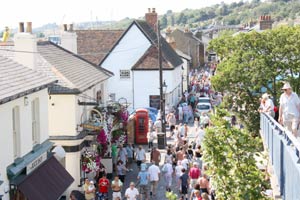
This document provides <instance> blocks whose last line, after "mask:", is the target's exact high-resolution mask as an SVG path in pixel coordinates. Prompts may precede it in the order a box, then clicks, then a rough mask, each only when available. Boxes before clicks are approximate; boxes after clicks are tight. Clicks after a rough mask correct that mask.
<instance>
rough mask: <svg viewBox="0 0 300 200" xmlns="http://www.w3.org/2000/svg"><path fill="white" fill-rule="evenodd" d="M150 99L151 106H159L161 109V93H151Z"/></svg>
mask: <svg viewBox="0 0 300 200" xmlns="http://www.w3.org/2000/svg"><path fill="white" fill-rule="evenodd" d="M149 100H150V102H149V105H150V107H153V108H157V109H158V110H159V108H160V96H159V95H150V96H149Z"/></svg>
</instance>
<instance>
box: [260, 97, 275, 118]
mask: <svg viewBox="0 0 300 200" xmlns="http://www.w3.org/2000/svg"><path fill="white" fill-rule="evenodd" d="M261 112H264V113H267V114H269V115H271V116H272V117H273V118H274V117H275V112H274V103H273V101H272V100H271V99H270V98H269V95H268V94H267V93H264V94H263V95H262V104H261Z"/></svg>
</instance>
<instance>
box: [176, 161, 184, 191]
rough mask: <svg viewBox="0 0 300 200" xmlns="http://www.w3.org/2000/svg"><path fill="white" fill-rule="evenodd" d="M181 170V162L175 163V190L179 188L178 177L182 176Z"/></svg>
mask: <svg viewBox="0 0 300 200" xmlns="http://www.w3.org/2000/svg"><path fill="white" fill-rule="evenodd" d="M182 169H183V166H182V164H181V161H180V160H179V161H178V162H177V165H176V167H175V177H176V178H175V179H176V180H175V182H176V187H177V188H179V186H180V181H179V180H180V179H179V178H180V176H181V175H182Z"/></svg>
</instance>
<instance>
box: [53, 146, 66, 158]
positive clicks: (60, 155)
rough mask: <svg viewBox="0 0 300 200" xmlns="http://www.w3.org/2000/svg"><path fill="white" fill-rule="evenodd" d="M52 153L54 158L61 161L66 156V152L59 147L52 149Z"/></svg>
mask: <svg viewBox="0 0 300 200" xmlns="http://www.w3.org/2000/svg"><path fill="white" fill-rule="evenodd" d="M52 152H53V153H54V157H55V158H56V159H57V160H61V159H63V158H64V157H65V156H66V151H65V150H64V148H63V147H62V146H60V145H58V146H56V147H54V149H53V150H52Z"/></svg>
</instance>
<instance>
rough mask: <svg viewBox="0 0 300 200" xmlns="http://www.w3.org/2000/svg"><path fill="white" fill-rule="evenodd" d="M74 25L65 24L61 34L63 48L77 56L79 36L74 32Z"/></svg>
mask: <svg viewBox="0 0 300 200" xmlns="http://www.w3.org/2000/svg"><path fill="white" fill-rule="evenodd" d="M73 27H74V26H73V24H69V29H68V25H67V24H64V31H63V32H62V34H61V46H62V47H63V48H65V49H67V50H68V51H71V52H73V53H75V54H77V34H76V32H74V28H73Z"/></svg>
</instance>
